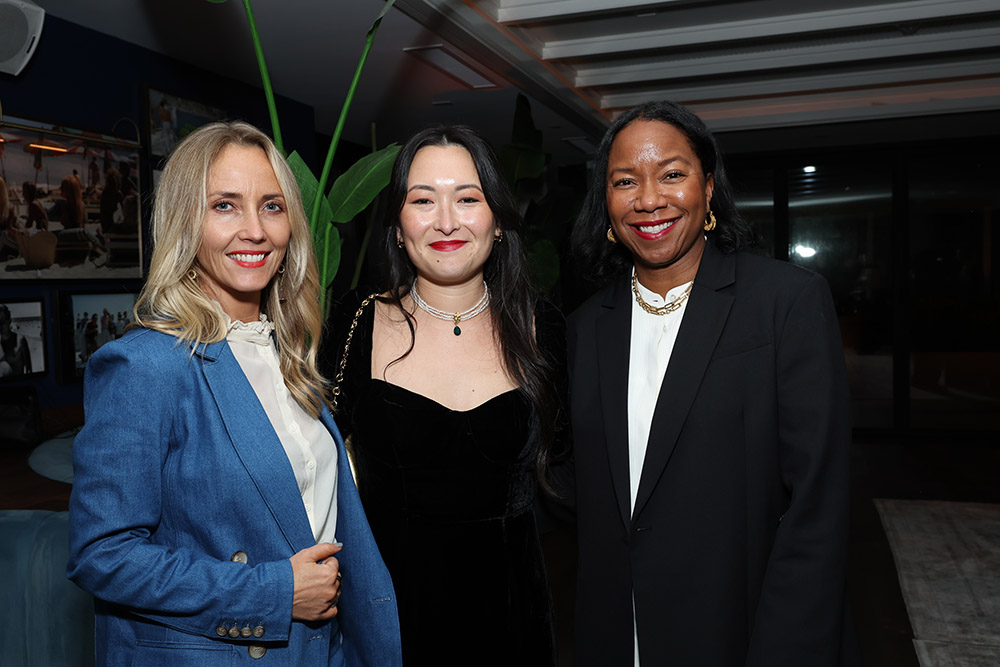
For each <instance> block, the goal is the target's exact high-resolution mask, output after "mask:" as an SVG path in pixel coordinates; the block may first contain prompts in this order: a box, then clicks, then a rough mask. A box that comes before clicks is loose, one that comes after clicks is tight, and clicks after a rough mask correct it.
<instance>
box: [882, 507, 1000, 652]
mask: <svg viewBox="0 0 1000 667" xmlns="http://www.w3.org/2000/svg"><path fill="white" fill-rule="evenodd" d="M875 505H876V507H877V508H878V511H879V515H880V516H881V517H882V526H883V527H884V528H885V533H886V535H887V536H888V538H889V545H890V546H891V547H892V555H893V558H894V559H895V561H896V571H897V572H898V574H899V586H900V589H901V590H902V592H903V600H904V601H905V602H906V611H907V613H908V615H909V617H910V625H911V626H912V627H913V638H914V647H915V648H916V652H917V656H918V658H919V660H920V664H921V667H997V665H1000V505H990V504H980V503H956V502H941V501H927V500H889V499H876V500H875Z"/></svg>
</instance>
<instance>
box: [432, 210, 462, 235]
mask: <svg viewBox="0 0 1000 667" xmlns="http://www.w3.org/2000/svg"><path fill="white" fill-rule="evenodd" d="M459 225H460V222H459V217H458V213H457V212H455V210H454V209H453V208H452V207H451V206H450V205H449V206H442V207H440V209H439V212H438V216H437V219H436V220H435V221H434V228H435V229H437V230H438V231H439V232H441V233H442V234H444V235H445V236H447V235H449V234H451V233H452V232H454V231H455V230H456V229H458V228H459Z"/></svg>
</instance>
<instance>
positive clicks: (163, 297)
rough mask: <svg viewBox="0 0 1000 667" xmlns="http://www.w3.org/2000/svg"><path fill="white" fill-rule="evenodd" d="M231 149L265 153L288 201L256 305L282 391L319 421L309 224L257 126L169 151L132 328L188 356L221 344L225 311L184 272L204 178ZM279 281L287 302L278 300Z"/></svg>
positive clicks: (214, 131)
mask: <svg viewBox="0 0 1000 667" xmlns="http://www.w3.org/2000/svg"><path fill="white" fill-rule="evenodd" d="M230 145H237V146H241V147H257V148H260V149H261V150H263V151H264V153H265V155H266V156H267V159H268V161H269V162H270V163H271V167H272V168H273V169H274V175H275V177H276V178H277V179H278V184H279V185H280V186H281V191H282V194H283V195H284V197H285V205H286V207H287V211H288V218H289V222H290V224H291V228H292V234H291V238H290V240H289V243H288V249H287V251H286V252H285V260H284V267H285V270H284V273H283V274H280V275H278V274H276V275H275V278H274V279H273V280H272V281H271V283H270V284H269V285H268V286H267V287H265V288H264V290H263V292H262V294H261V304H262V309H263V310H264V312H266V313H267V314H268V318H269V319H270V320H271V321H272V322H273V323H274V330H275V334H276V335H277V339H278V351H279V359H280V365H281V374H282V376H283V377H284V380H285V386H286V387H288V390H289V391H290V392H291V394H292V396H294V397H295V400H296V401H298V403H299V405H301V406H302V408H303V409H304V410H306V411H307V412H309V413H310V414H311V415H312V416H314V417H318V416H319V413H320V409H321V407H322V405H323V402H324V401H325V399H324V397H323V396H324V380H323V377H322V376H321V375H320V373H319V370H318V369H317V367H316V355H317V349H318V347H319V340H320V335H321V333H322V328H323V318H322V315H321V313H320V307H319V273H318V271H317V269H316V260H315V257H314V255H313V251H312V244H311V241H310V235H309V223H308V221H307V219H306V214H305V210H304V209H303V207H302V197H301V195H300V194H299V188H298V186H297V185H296V183H295V178H294V176H293V175H292V172H291V170H290V169H289V168H288V165H287V163H286V162H285V160H284V158H282V156H281V154H280V153H279V152H278V149H277V148H276V147H275V146H274V143H273V142H272V141H271V139H270V138H269V137H268V136H267V135H266V134H264V133H263V132H261V131H260V130H258V129H257V128H255V127H254V126H252V125H249V124H248V123H244V122H233V123H212V124H210V125H206V126H204V127H202V128H199V129H198V130H195V131H194V132H192V133H191V134H190V135H188V136H187V137H186V138H185V139H184V140H183V141H182V142H181V143H180V144H178V145H177V147H176V148H175V149H174V152H173V153H172V154H171V156H170V159H169V160H168V161H167V164H166V167H165V168H164V170H163V174H162V175H161V176H160V182H159V184H158V185H157V188H156V198H155V203H154V206H153V225H152V226H153V257H152V260H151V262H150V267H149V277H148V278H147V279H146V284H145V286H144V287H143V288H142V292H141V293H140V294H139V298H138V300H137V301H136V304H135V322H136V324H137V325H139V326H142V327H146V328H149V329H155V330H157V331H162V332H163V333H167V334H170V335H171V336H176V337H177V338H179V339H180V340H182V341H184V342H187V343H189V344H191V345H192V351H193V349H194V346H196V345H199V344H207V343H214V342H217V341H220V340H222V339H223V338H225V337H226V330H227V322H226V318H225V315H224V314H223V312H222V309H221V308H219V306H218V304H217V303H216V302H215V301H214V300H213V299H212V298H211V297H210V296H208V295H207V294H206V293H205V292H204V291H203V290H202V289H201V287H200V286H199V285H198V282H197V279H194V280H193V279H192V278H191V277H190V276H189V272H190V271H191V270H192V269H194V268H195V260H196V258H197V255H198V250H199V248H200V247H201V243H202V238H203V236H204V229H203V225H204V220H205V213H206V210H207V206H208V194H207V187H208V174H209V171H210V170H211V168H212V165H213V164H214V163H215V161H216V159H218V157H219V155H220V154H221V153H222V151H223V149H225V148H226V147H227V146H230ZM279 280H280V281H282V287H283V290H284V293H285V295H286V297H287V299H286V300H285V301H281V300H280V299H279V298H278V292H279V290H278V289H277V286H276V283H277V281H279Z"/></svg>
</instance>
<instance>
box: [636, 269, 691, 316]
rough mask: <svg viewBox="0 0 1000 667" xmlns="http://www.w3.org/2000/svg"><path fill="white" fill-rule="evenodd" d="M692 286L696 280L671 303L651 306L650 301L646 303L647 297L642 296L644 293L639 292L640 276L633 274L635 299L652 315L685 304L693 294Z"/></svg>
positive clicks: (670, 311)
mask: <svg viewBox="0 0 1000 667" xmlns="http://www.w3.org/2000/svg"><path fill="white" fill-rule="evenodd" d="M692 287H694V282H692V283H691V284H690V285H688V286H687V289H686V290H684V293H683V294H681V295H680V296H679V297H677V298H676V299H674V300H673V301H671V302H670V303H666V304H664V305H662V306H660V307H656V306H651V305H649V304H648V303H646V301H645V299H643V298H642V295H641V294H639V280H638V278H636V276H635V274H634V273H633V274H632V293H633V294H635V300H636V301H638V302H639V307H640V308H642V309H643V310H645V311H646V312H647V313H649V314H650V315H667V314H669V313H672V312H674V311H675V310H677V309H678V308H680V307H681V304H683V303H684V302H685V301H686V300H687V298H688V296H690V295H691V288H692Z"/></svg>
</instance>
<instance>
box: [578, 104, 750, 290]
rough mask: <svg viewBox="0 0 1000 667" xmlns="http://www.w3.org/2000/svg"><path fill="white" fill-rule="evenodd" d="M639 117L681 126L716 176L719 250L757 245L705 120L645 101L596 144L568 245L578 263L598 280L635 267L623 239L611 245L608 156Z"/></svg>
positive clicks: (711, 236)
mask: <svg viewBox="0 0 1000 667" xmlns="http://www.w3.org/2000/svg"><path fill="white" fill-rule="evenodd" d="M636 120H644V121H660V122H661V123H668V124H670V125H673V126H674V127H675V128H677V129H678V130H679V131H680V132H681V133H682V134H683V135H684V136H685V137H687V140H688V142H689V143H690V144H691V148H692V150H694V153H695V155H697V156H698V160H699V161H700V162H701V169H702V173H703V174H704V176H705V177H706V178H707V177H708V176H709V175H711V176H712V177H713V178H714V180H715V187H714V189H713V191H712V202H711V209H712V212H713V213H714V214H715V218H716V220H717V223H718V224H717V226H716V228H715V229H714V230H713V231H711V232H706V233H707V234H708V237H709V239H710V240H712V241H714V243H715V245H716V247H717V248H719V250H721V251H722V252H724V253H733V252H736V251H737V250H741V249H743V248H748V247H751V246H753V245H755V244H756V243H757V234H756V233H755V232H754V229H753V227H752V226H751V224H750V223H749V222H748V221H747V220H745V219H744V218H743V216H741V215H740V213H739V211H737V210H736V204H735V203H734V202H733V191H732V185H731V184H730V182H729V175H728V174H727V173H726V167H725V164H724V163H723V160H722V151H721V150H720V149H719V145H718V144H717V143H716V141H715V136H714V135H713V134H712V133H711V131H710V130H709V129H708V127H706V126H705V123H704V122H702V120H701V119H700V118H698V116H696V115H695V114H694V112H692V111H691V110H689V109H687V108H686V107H684V106H681V105H680V104H677V103H675V102H668V101H661V102H647V103H645V104H641V105H639V106H636V107H632V108H631V109H629V110H628V111H626V112H625V113H623V114H622V115H621V116H619V117H618V118H617V119H616V120H615V122H614V123H612V124H611V127H609V128H608V131H607V132H605V133H604V138H603V139H601V144H600V145H599V146H598V147H597V155H596V157H595V159H594V167H593V171H592V172H591V176H590V188H589V190H588V191H587V196H586V198H585V199H584V202H583V207H582V208H581V210H580V215H579V216H578V217H577V219H576V224H575V225H574V227H573V232H572V236H571V238H570V245H571V249H572V253H573V256H574V258H575V259H576V262H577V265H578V266H579V267H586V270H585V271H583V273H584V274H585V275H586V276H587V277H588V278H590V279H591V280H592V281H593V282H595V283H597V284H604V283H606V282H608V281H609V280H610V279H612V278H614V277H616V276H619V275H621V274H623V273H627V272H628V271H629V270H630V269H631V267H632V256H631V254H629V251H628V249H626V248H625V247H624V246H623V245H622V244H620V243H610V242H608V239H607V228H608V225H609V223H610V217H609V215H608V203H607V195H606V190H607V172H608V156H609V154H610V153H611V144H612V143H614V140H615V137H617V136H618V133H619V132H621V131H622V129H623V128H624V127H625V126H626V125H628V124H629V123H631V122H633V121H636Z"/></svg>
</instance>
